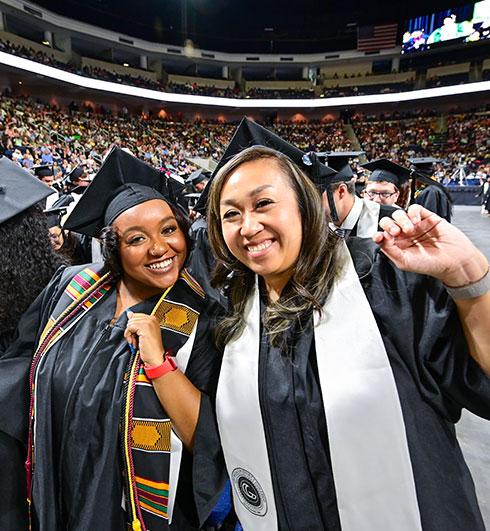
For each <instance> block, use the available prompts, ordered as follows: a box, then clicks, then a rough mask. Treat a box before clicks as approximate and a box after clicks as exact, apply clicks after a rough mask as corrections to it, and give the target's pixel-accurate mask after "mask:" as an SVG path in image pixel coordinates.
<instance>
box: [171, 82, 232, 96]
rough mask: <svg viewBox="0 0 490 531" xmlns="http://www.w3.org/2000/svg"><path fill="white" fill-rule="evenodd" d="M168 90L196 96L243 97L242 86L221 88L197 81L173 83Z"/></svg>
mask: <svg viewBox="0 0 490 531" xmlns="http://www.w3.org/2000/svg"><path fill="white" fill-rule="evenodd" d="M167 92H175V93H177V94H193V95H195V96H215V97H219V98H241V97H242V94H241V92H240V87H239V86H238V85H236V84H235V86H234V87H233V88H219V87H215V86H214V85H198V84H197V83H173V82H170V83H168V85H167Z"/></svg>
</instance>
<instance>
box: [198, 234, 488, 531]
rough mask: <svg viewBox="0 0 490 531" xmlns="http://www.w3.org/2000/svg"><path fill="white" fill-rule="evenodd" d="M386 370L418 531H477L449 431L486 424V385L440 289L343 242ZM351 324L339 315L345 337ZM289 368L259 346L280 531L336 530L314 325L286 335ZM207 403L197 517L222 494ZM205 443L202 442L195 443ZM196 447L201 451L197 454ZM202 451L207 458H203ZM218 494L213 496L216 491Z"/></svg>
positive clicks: (366, 246)
mask: <svg viewBox="0 0 490 531" xmlns="http://www.w3.org/2000/svg"><path fill="white" fill-rule="evenodd" d="M348 245H349V249H350V251H351V254H352V256H353V259H354V262H355V266H356V269H357V271H358V274H359V276H360V279H361V284H362V286H363V289H364V292H365V294H366V296H367V298H368V301H369V303H370V306H371V308H372V311H373V313H374V316H375V319H376V322H377V324H378V326H379V328H380V331H381V335H382V338H383V342H384V345H385V348H386V351H387V354H388V358H389V361H390V364H391V367H392V369H393V373H394V377H395V381H396V385H397V389H398V393H399V396H400V401H401V405H402V411H403V417H404V421H405V426H406V432H407V440H408V447H409V451H410V456H411V462H412V467H413V474H414V479H415V484H416V491H417V499H418V503H419V509H420V513H421V519H422V526H423V529H424V531H440V530H442V529H444V530H448V531H467V530H468V529H471V530H472V531H484V524H483V521H482V518H481V514H480V511H479V508H478V505H477V501H476V495H475V490H474V485H473V481H472V478H471V476H470V473H469V470H468V468H467V466H466V464H465V462H464V459H463V455H462V453H461V450H460V448H459V445H458V442H457V439H456V435H455V429H454V423H455V422H457V421H458V420H459V418H460V414H461V410H462V408H463V407H465V408H467V409H469V410H470V411H472V412H473V413H475V414H477V415H480V416H482V417H484V418H487V419H490V379H489V378H488V377H486V376H485V375H484V373H483V372H482V371H481V370H480V368H479V367H478V366H477V365H476V363H475V362H474V361H473V360H472V358H470V357H469V355H468V352H467V346H466V343H465V341H464V336H463V332H462V329H461V325H460V322H459V320H458V317H457V313H456V311H455V307H454V304H453V303H452V301H451V300H450V299H449V297H448V296H447V293H446V291H445V289H444V288H443V286H442V284H441V283H440V282H438V281H436V280H435V279H432V278H430V277H425V276H422V275H415V274H411V273H403V272H401V271H400V270H398V269H397V268H396V267H395V266H394V265H393V264H392V263H391V262H390V261H389V260H388V259H387V258H386V257H385V256H384V255H382V254H381V253H379V252H378V248H377V246H376V245H375V244H374V243H373V242H372V241H371V240H361V239H358V238H351V239H350V240H349V241H348ZM353 327H355V323H349V321H348V316H346V331H345V333H346V334H348V333H352V329H353ZM290 334H291V337H292V338H293V341H292V345H293V347H292V350H291V352H290V353H289V356H290V359H288V358H287V357H285V356H284V355H283V354H282V353H281V352H278V351H277V349H274V348H272V347H270V345H268V343H267V341H266V338H264V337H263V338H262V343H261V348H260V352H259V395H260V396H259V399H260V406H261V411H262V416H263V419H264V428H265V435H266V440H267V445H268V450H269V461H270V466H271V475H272V481H273V485H274V491H275V504H276V508H277V513H278V523H279V528H280V529H281V530H294V531H299V530H305V531H306V530H308V531H311V530H318V531H320V530H323V529H329V530H330V529H332V530H336V529H340V521H339V516H338V510H337V504H336V496H335V479H334V477H333V475H332V468H331V463H330V456H329V449H328V426H327V424H326V419H325V415H324V412H323V404H322V395H321V389H320V386H319V383H318V370H317V367H316V362H315V356H314V353H315V344H314V336H313V331H312V327H311V325H310V326H309V327H308V326H306V327H304V329H303V331H302V333H301V334H295V332H294V331H290ZM212 414H213V410H212V404H211V402H206V403H205V404H203V407H202V408H201V418H200V425H199V429H198V437H197V439H196V446H195V448H194V454H195V467H197V466H199V467H200V474H199V473H198V470H197V468H195V475H194V477H195V485H196V490H197V492H198V493H199V496H198V501H199V503H200V504H201V506H200V511H201V517H204V516H205V515H206V511H208V510H209V507H210V506H211V505H212V501H213V498H212V496H211V492H212V489H211V487H210V485H209V482H208V483H207V484H205V482H204V481H203V480H202V477H203V474H206V477H207V478H208V480H209V481H215V482H216V485H217V486H220V485H221V484H222V481H223V471H222V470H219V467H220V466H223V458H222V456H220V455H219V453H218V451H217V450H216V447H215V448H214V449H212V450H209V448H210V447H212V445H213V444H219V436H218V435H217V434H213V433H211V427H213V426H214V427H216V423H215V421H214V422H213V419H212ZM201 438H202V440H201ZM203 445H205V446H206V448H205V447H203ZM206 449H207V456H206ZM215 488H217V487H215Z"/></svg>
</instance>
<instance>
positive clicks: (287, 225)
mask: <svg viewBox="0 0 490 531" xmlns="http://www.w3.org/2000/svg"><path fill="white" fill-rule="evenodd" d="M310 162H311V160H310ZM301 168H303V166H302V167H301ZM318 171H321V168H318ZM392 216H393V219H392V218H383V219H382V220H381V222H380V223H381V226H382V227H383V229H384V232H379V233H377V234H376V235H375V237H374V238H375V241H376V242H377V243H378V244H379V246H378V245H377V244H376V243H375V242H373V240H367V239H360V238H349V239H348V240H347V245H348V248H349V251H350V253H349V252H348V250H347V248H346V246H345V243H344V242H343V241H342V240H340V239H338V238H337V237H336V236H335V235H334V234H333V233H331V232H329V231H328V230H327V228H326V219H325V215H324V211H323V208H322V205H321V201H320V197H319V196H318V194H317V193H316V190H315V188H314V186H313V185H312V183H311V181H310V180H309V179H308V178H307V177H306V176H305V175H304V173H303V172H302V171H301V170H300V169H299V167H298V165H295V164H294V163H293V162H292V161H291V159H290V158H289V157H288V156H285V155H284V154H283V153H279V152H277V151H274V150H271V149H270V148H267V147H260V146H254V147H251V148H247V149H242V150H238V151H237V154H236V155H235V156H234V157H233V158H232V159H231V160H229V161H228V162H227V163H226V165H225V166H222V168H221V170H220V171H219V172H218V174H217V175H216V176H215V178H214V180H213V183H212V185H211V191H210V194H209V206H208V223H209V237H210V242H211V245H212V247H213V249H214V251H215V253H216V255H217V257H218V269H217V272H216V276H215V281H216V282H217V284H218V285H221V284H223V283H229V311H228V314H227V316H226V318H224V319H222V320H220V322H219V325H218V327H217V330H216V337H217V340H218V343H219V345H220V346H221V347H223V348H224V357H223V361H222V366H221V373H220V378H219V383H218V390H217V397H216V401H215V404H216V405H215V408H214V407H213V403H212V402H209V401H207V400H204V401H203V402H202V403H201V411H200V422H199V425H198V430H197V433H196V444H195V447H194V456H195V457H194V459H195V466H199V468H198V469H197V470H196V474H195V492H196V493H197V496H198V501H199V506H200V508H201V510H202V511H203V515H205V514H206V513H207V507H208V506H209V503H210V500H211V503H212V502H213V501H214V500H213V499H212V498H211V496H210V493H212V492H213V491H216V492H219V490H220V487H221V485H222V481H223V479H224V476H223V471H222V470H221V469H220V464H221V463H222V461H221V460H220V456H219V452H218V451H217V448H219V445H220V444H221V445H222V449H223V454H224V462H225V464H226V470H227V472H228V475H229V477H230V479H231V483H232V488H233V497H234V505H235V510H236V512H237V515H238V518H239V520H240V522H241V524H242V526H243V528H244V529H245V530H253V531H256V530H258V531H260V530H264V531H266V530H267V531H273V530H276V529H279V530H287V529H290V530H295V531H297V530H303V529H304V530H323V529H329V530H340V529H342V531H358V530H359V529H363V530H368V531H379V530H380V529H396V530H397V531H405V530H406V531H414V530H417V529H418V530H423V531H440V529H451V530H461V531H463V530H466V529H472V530H478V531H483V529H484V524H483V521H482V518H481V514H480V511H479V508H478V505H477V500H476V495H475V491H474V485H473V482H472V479H471V476H470V473H469V470H468V468H467V467H466V464H465V463H464V460H463V457H462V454H461V451H460V449H459V446H458V443H457V440H456V435H455V430H454V423H455V422H457V421H458V419H459V417H460V414H461V410H462V408H463V407H465V408H468V409H470V410H471V411H473V412H474V413H475V414H477V415H480V416H482V417H485V418H490V379H489V378H488V374H490V356H489V352H490V337H489V335H490V322H489V319H490V317H489V316H490V279H489V273H488V262H487V260H486V258H485V257H484V256H483V255H482V253H480V252H479V251H478V250H477V249H476V248H475V247H474V246H473V245H472V244H471V242H470V241H469V240H468V239H467V238H466V237H465V236H464V235H463V234H462V233H461V232H460V231H459V230H457V229H456V228H454V227H452V226H451V225H450V224H448V223H446V222H445V221H444V220H442V219H441V218H440V217H439V216H437V215H435V214H432V213H431V212H429V211H427V210H425V209H423V208H422V207H420V206H418V205H414V206H412V207H411V209H410V210H409V213H408V215H407V214H406V213H405V212H404V211H402V210H397V211H396V212H394V213H393V215H392ZM379 249H381V250H382V252H381V253H380V252H379ZM351 256H352V259H351ZM444 284H447V285H448V286H464V287H461V288H456V289H450V288H448V287H446V286H445V285H444ZM451 297H452V298H453V300H451ZM214 418H216V420H217V425H218V431H217V432H216V431H213V426H215V424H214V422H215V421H214ZM213 484H214V487H213Z"/></svg>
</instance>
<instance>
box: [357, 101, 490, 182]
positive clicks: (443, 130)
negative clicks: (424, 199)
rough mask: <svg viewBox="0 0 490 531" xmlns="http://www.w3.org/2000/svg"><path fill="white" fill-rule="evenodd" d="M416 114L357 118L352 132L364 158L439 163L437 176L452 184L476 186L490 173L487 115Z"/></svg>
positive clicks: (401, 162)
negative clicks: (421, 159) (419, 159)
mask: <svg viewBox="0 0 490 531" xmlns="http://www.w3.org/2000/svg"><path fill="white" fill-rule="evenodd" d="M418 114H419V115H418V116H412V117H406V116H405V117H400V116H385V117H383V118H384V119H380V117H377V120H375V118H376V117H374V116H367V117H364V116H362V115H359V116H355V117H353V119H352V122H353V127H354V131H355V133H356V136H357V138H358V140H359V142H360V145H361V147H362V149H364V150H365V151H366V155H367V157H368V158H369V159H370V160H371V159H376V158H380V157H387V158H390V159H392V160H394V161H396V162H399V163H400V164H402V165H406V166H408V165H409V162H408V160H409V159H410V158H414V157H426V156H431V157H435V158H437V159H440V160H441V162H440V163H439V164H438V165H437V168H436V176H437V177H438V178H439V180H440V181H441V182H443V183H444V184H446V185H448V186H450V185H460V184H475V185H477V184H480V182H481V180H482V179H483V178H484V176H485V175H488V174H490V157H489V153H490V112H488V111H482V112H470V113H465V114H462V113H451V114H449V115H448V116H447V117H446V118H441V117H440V116H436V115H435V113H434V112H432V113H431V112H419V113H418Z"/></svg>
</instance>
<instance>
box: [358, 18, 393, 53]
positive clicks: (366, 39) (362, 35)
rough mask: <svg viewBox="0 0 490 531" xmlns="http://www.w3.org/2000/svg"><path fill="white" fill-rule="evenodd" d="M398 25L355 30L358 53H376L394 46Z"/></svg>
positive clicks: (363, 27) (364, 27) (366, 27)
mask: <svg viewBox="0 0 490 531" xmlns="http://www.w3.org/2000/svg"><path fill="white" fill-rule="evenodd" d="M397 34H398V24H383V25H379V26H361V27H360V28H358V29H357V49H358V50H359V51H360V52H378V51H379V50H383V49H385V48H394V47H395V46H396V37H397Z"/></svg>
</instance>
